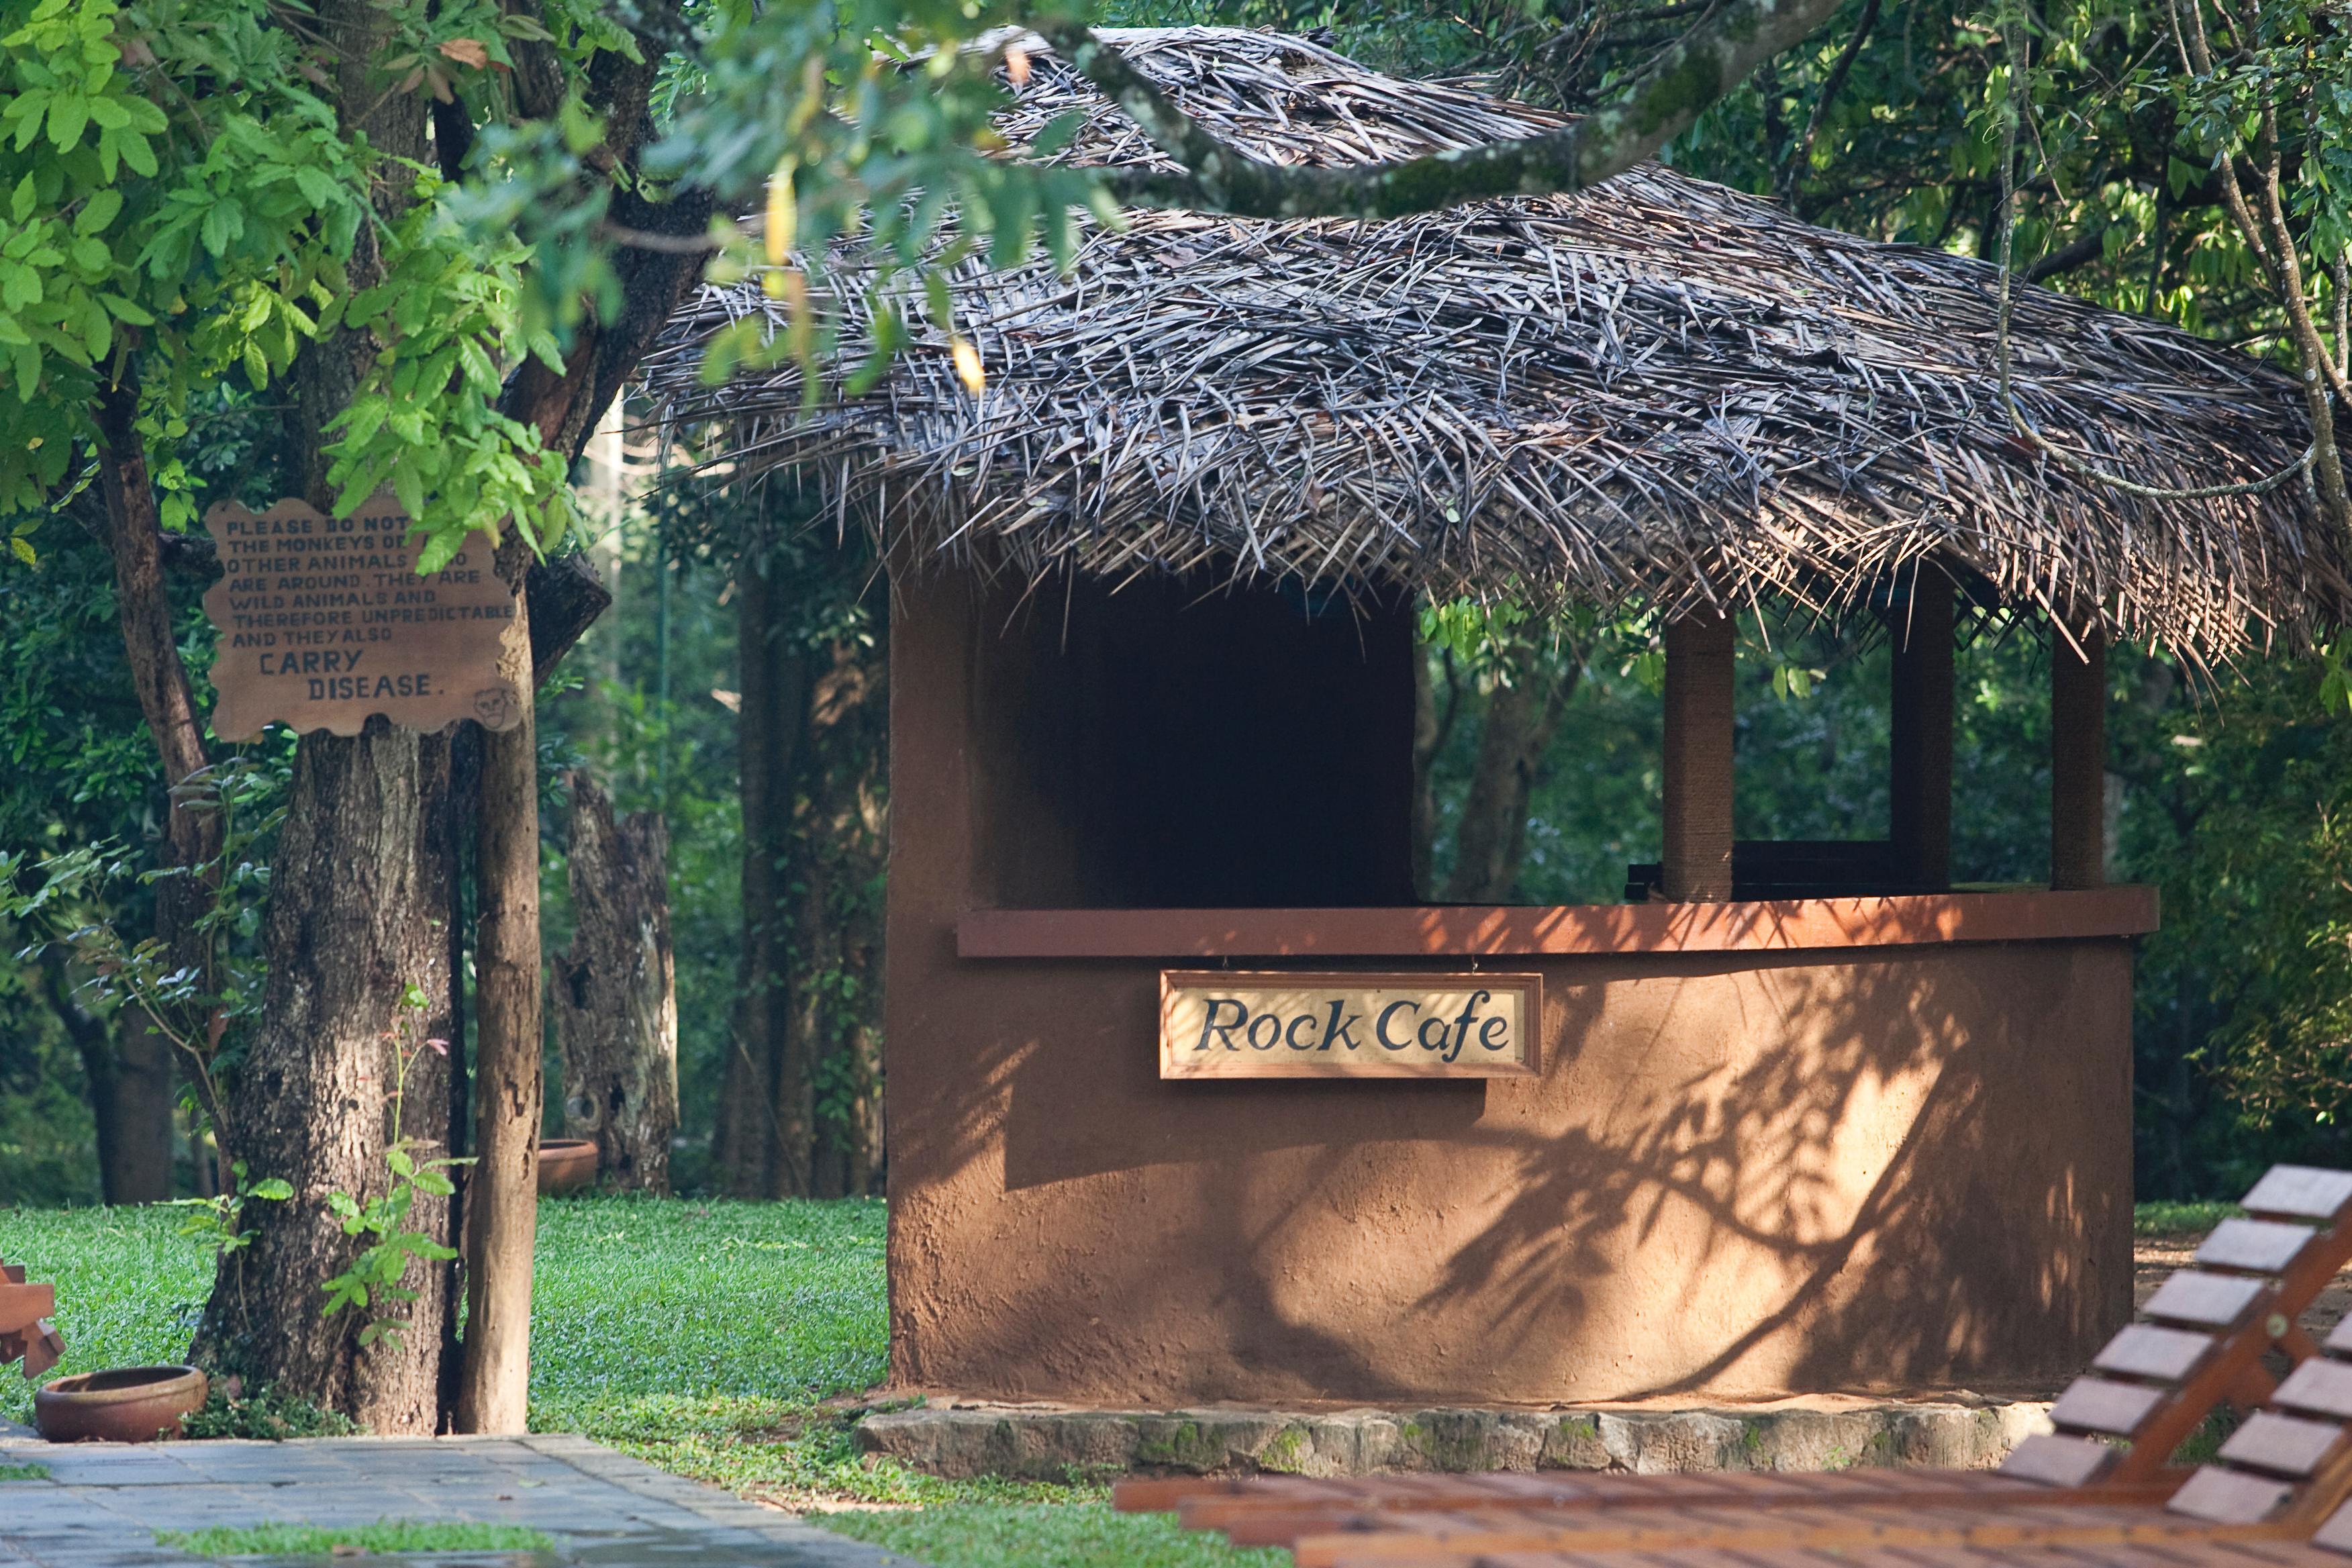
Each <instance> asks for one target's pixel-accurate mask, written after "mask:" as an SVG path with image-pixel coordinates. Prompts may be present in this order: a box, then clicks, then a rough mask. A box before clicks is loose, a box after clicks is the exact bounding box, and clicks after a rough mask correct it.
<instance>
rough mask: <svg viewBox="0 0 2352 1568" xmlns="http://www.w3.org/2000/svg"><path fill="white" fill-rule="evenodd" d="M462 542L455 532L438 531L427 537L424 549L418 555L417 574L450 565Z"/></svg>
mask: <svg viewBox="0 0 2352 1568" xmlns="http://www.w3.org/2000/svg"><path fill="white" fill-rule="evenodd" d="M460 542H461V541H460V539H459V537H458V536H457V534H455V533H447V532H444V533H436V534H434V535H432V536H431V537H429V538H427V539H426V540H425V548H424V550H422V551H421V552H418V554H417V557H416V574H417V575H418V576H420V577H422V576H425V574H428V573H434V572H438V571H440V570H441V568H443V567H444V566H446V565H448V564H449V561H450V558H451V557H452V556H454V555H456V554H457V546H458V544H459V543H460Z"/></svg>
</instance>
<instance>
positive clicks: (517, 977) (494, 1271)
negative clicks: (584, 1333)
mask: <svg viewBox="0 0 2352 1568" xmlns="http://www.w3.org/2000/svg"><path fill="white" fill-rule="evenodd" d="M529 567H530V551H529V547H528V546H527V545H525V544H523V543H522V542H521V541H520V540H518V539H516V538H515V537H513V536H512V535H509V537H508V539H507V540H506V542H504V543H503V544H502V545H501V546H500V547H499V575H500V576H501V577H503V578H504V579H506V581H507V583H508V584H509V586H510V587H511V588H512V589H513V590H514V605H515V627H514V630H515V635H514V636H512V637H510V638H509V643H508V646H507V649H506V653H505V657H504V660H503V664H504V667H505V670H506V673H507V674H508V676H509V679H510V680H511V682H512V684H513V686H514V689H516V690H518V691H525V692H528V691H530V690H531V689H532V682H531V667H530V637H529V631H530V602H529V599H528V597H527V596H526V595H524V593H523V591H522V590H523V581H524V576H525V574H526V573H527V572H528V570H529ZM481 745H482V778H481V788H480V792H479V794H478V796H477V800H478V810H479V812H480V822H479V826H478V829H477V837H476V840H475V843H476V848H475V868H474V878H475V908H476V914H475V927H474V994H475V1026H474V1108H475V1122H474V1142H473V1152H474V1161H475V1163H474V1165H473V1167H472V1169H471V1170H470V1171H469V1172H468V1173H467V1183H466V1196H465V1202H466V1344H465V1364H464V1367H463V1369H462V1370H461V1371H460V1373H459V1374H458V1387H457V1413H456V1422H455V1424H456V1427H457V1430H458V1431H460V1432H474V1433H508V1432H521V1431H525V1430H527V1429H528V1426H527V1418H528V1416H529V1414H530V1287H531V1254H532V1251H533V1248H534V1246H535V1244H536V1241H537V1237H538V1232H539V1122H540V1115H541V1106H542V1102H543V1098H544V1095H545V1086H544V1085H543V1083H542V1082H541V1066H540V1052H541V1044H542V1039H543V1034H542V1027H541V1015H540V949H539V733H538V724H537V721H536V719H535V712H534V704H533V703H531V702H530V701H526V702H524V703H523V704H522V718H521V721H520V722H519V723H517V724H516V725H515V726H514V728H512V729H510V730H504V731H485V732H484V734H483V736H482V741H481Z"/></svg>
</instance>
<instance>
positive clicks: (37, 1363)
mask: <svg viewBox="0 0 2352 1568" xmlns="http://www.w3.org/2000/svg"><path fill="white" fill-rule="evenodd" d="M56 1310H58V1300H57V1289H56V1288H55V1287H54V1286H49V1285H31V1284H27V1283H26V1280H25V1268H24V1265H22V1264H18V1263H9V1262H6V1261H5V1260H0V1366H6V1365H7V1364H8V1363H10V1362H12V1361H22V1362H23V1363H25V1377H26V1381H27V1382H30V1381H31V1380H32V1379H34V1378H37V1377H38V1376H40V1375H41V1373H45V1372H47V1371H48V1370H49V1368H51V1367H53V1366H55V1365H57V1364H58V1357H59V1356H61V1355H63V1354H64V1353H65V1349H66V1345H65V1341H63V1340H62V1339H60V1338H58V1331H57V1330H56V1329H54V1328H52V1327H50V1325H49V1321H48V1319H49V1314H50V1313H52V1312H54V1311H56Z"/></svg>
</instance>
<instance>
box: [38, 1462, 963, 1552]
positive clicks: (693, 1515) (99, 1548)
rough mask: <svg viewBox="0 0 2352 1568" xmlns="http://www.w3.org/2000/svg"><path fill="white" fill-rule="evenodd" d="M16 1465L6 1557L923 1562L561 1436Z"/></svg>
mask: <svg viewBox="0 0 2352 1568" xmlns="http://www.w3.org/2000/svg"><path fill="white" fill-rule="evenodd" d="M21 1464H37V1465H45V1466H47V1468H48V1471H49V1474H48V1478H47V1479H45V1480H26V1481H0V1568H202V1565H204V1564H205V1563H206V1561H207V1560H206V1559H204V1558H199V1557H195V1556H193V1555H191V1554H189V1553H187V1552H182V1551H178V1550H174V1549H168V1548H163V1547H159V1546H157V1545H156V1544H155V1531H159V1530H202V1529H204V1528H205V1527H207V1526H210V1525H254V1524H268V1523H287V1524H315V1525H325V1526H336V1525H357V1524H373V1523H374V1522H375V1521H378V1520H387V1519H394V1520H429V1521H450V1522H482V1523H496V1524H516V1525H525V1526H529V1527H530V1528H531V1529H535V1530H541V1531H545V1532H546V1533H547V1534H548V1535H549V1536H550V1537H551V1538H552V1539H553V1540H554V1542H556V1550H555V1552H553V1553H551V1554H550V1553H536V1554H534V1553H515V1552H461V1553H439V1554H431V1555H414V1556H405V1557H403V1558H401V1559H399V1560H398V1561H400V1562H401V1563H407V1564H416V1565H420V1568H491V1565H493V1564H496V1565H500V1568H507V1565H514V1564H531V1565H533V1568H920V1565H919V1564H917V1563H914V1562H913V1561H912V1560H911V1559H909V1558H906V1557H902V1556H899V1555H898V1554H897V1553H895V1552H885V1551H883V1550H882V1549H880V1548H879V1547H875V1546H869V1545H867V1544H866V1543H865V1542H857V1541H851V1540H849V1539H847V1538H846V1537H844V1536H839V1535H835V1534H832V1533H831V1532H829V1531H823V1530H820V1529H818V1528H816V1527H815V1526H814V1525H812V1524H807V1523H804V1522H803V1521H800V1520H797V1519H794V1518H793V1517H791V1516H789V1515H786V1514H780V1513H778V1512H776V1511H775V1510H772V1509H764V1508H761V1507H760V1506H759V1505H757V1504H755V1503H749V1502H745V1501H743V1500H741V1499H740V1498H737V1497H733V1496H731V1495H730V1494H729V1493H727V1492H724V1491H720V1490H719V1489H717V1488H715V1487H708V1486H704V1485H703V1484H701V1483H700V1482H698V1481H690V1480H687V1479H683V1478H681V1477H677V1476H671V1475H667V1474H664V1473H663V1472H662V1471H660V1470H657V1469H655V1468H653V1467H652V1466H650V1465H647V1464H645V1463H643V1462H641V1461H639V1460H636V1459H632V1458H628V1457H627V1456H625V1455H622V1454H616V1453H614V1452H613V1451H612V1450H611V1449H609V1448H606V1447H602V1446H601V1445H599V1444H596V1443H593V1442H591V1441H589V1440H588V1439H587V1438H585V1437H575V1436H562V1435H552V1434H551V1435H538V1436H529V1437H441V1438H383V1437H310V1438H296V1439H291V1440H289V1441H287V1442H283V1443H260V1442H237V1441H219V1442H203V1443H156V1444H142V1445H139V1446H136V1447H124V1446H121V1445H117V1444H110V1443H82V1444H51V1443H43V1442H40V1441H38V1440H37V1439H35V1440H29V1441H27V1440H23V1439H16V1438H12V1437H9V1436H5V1435H0V1465H21ZM238 1561H240V1562H241V1563H257V1564H260V1563H266V1561H267V1560H260V1559H239V1560H238ZM310 1561H314V1562H315V1561H323V1560H317V1559H313V1560H310ZM357 1561H359V1560H358V1559H353V1558H349V1557H344V1558H338V1559H335V1560H334V1562H335V1563H337V1565H338V1568H346V1565H349V1564H351V1563H355V1562H357Z"/></svg>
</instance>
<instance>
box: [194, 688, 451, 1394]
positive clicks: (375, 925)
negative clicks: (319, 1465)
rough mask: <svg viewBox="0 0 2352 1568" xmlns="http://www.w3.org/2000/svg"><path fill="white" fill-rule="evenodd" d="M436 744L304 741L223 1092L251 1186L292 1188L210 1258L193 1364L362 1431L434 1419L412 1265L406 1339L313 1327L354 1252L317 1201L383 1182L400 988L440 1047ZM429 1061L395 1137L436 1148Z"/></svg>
mask: <svg viewBox="0 0 2352 1568" xmlns="http://www.w3.org/2000/svg"><path fill="white" fill-rule="evenodd" d="M447 767H448V745H447V742H445V741H441V740H438V739H436V738H431V737H426V736H423V735H419V734H416V733H415V731H404V730H395V729H393V728H391V727H390V726H389V725H387V724H386V723H385V722H384V721H383V720H382V719H381V718H378V719H372V720H370V721H368V725H367V728H366V729H365V730H363V731H362V732H361V733H360V734H358V735H357V736H354V737H352V738H349V739H344V738H341V737H339V736H335V735H331V734H327V733H325V732H323V731H321V732H320V733H317V734H311V735H305V736H304V737H303V738H302V740H301V742H300V743H299V745H298V746H297V747H296V749H295V753H294V780H293V787H292V791H291V795H290V797H289V801H288V803H287V811H286V826H285V827H284V829H283V830H282V832H281V834H280V837H279V840H278V854H277V857H276V858H275V859H274V860H273V862H272V864H271V870H270V877H271V882H270V899H269V910H268V918H267V921H266V924H265V930H264V933H263V942H264V944H265V946H266V948H267V951H268V954H269V976H268V983H267V985H266V987H265V990H264V992H263V999H262V1019H261V1022H260V1024H259V1026H257V1028H256V1029H255V1030H254V1032H253V1035H252V1037H251V1041H250V1044H249V1045H248V1047H247V1053H246V1057H245V1059H244V1061H243V1063H242V1064H241V1065H240V1067H239V1068H238V1072H237V1076H236V1084H235V1086H234V1089H233V1091H232V1096H231V1106H232V1112H233V1117H234V1121H235V1124H236V1136H237V1149H238V1152H239V1153H240V1154H241V1155H242V1156H243V1157H244V1158H245V1159H246V1160H247V1162H248V1163H249V1167H250V1173H249V1177H248V1180H247V1185H248V1186H250V1185H251V1184H252V1183H253V1182H256V1181H259V1180H261V1179H263V1178H265V1177H271V1176H276V1177H281V1178H283V1179H284V1180H285V1181H287V1182H288V1183H289V1184H291V1185H292V1186H293V1188H294V1196H293V1197H292V1198H291V1199H289V1200H288V1201H286V1202H283V1203H270V1202H266V1201H260V1200H254V1201H249V1202H248V1203H247V1205H246V1207H245V1212H244V1215H243V1223H244V1224H245V1225H246V1226H248V1227H249V1228H251V1229H252V1230H254V1232H255V1233H256V1234H255V1236H254V1239H253V1241H252V1244H251V1245H250V1246H248V1247H246V1248H244V1249H243V1250H241V1251H237V1252H233V1253H230V1254H228V1255H226V1257H225V1258H223V1259H222V1261H221V1268H220V1270H219V1272H218V1274H217V1276H216V1277H215V1280H214V1285H213V1293H212V1298H211V1300H209V1301H208V1302H206V1304H205V1317H204V1322H203V1325H202V1327H201V1328H200V1329H199V1331H198V1333H197V1338H196V1346H195V1350H194V1352H193V1353H194V1354H195V1355H196V1356H198V1357H199V1359H200V1360H202V1361H204V1362H205V1363H210V1364H212V1365H214V1366H215V1367H216V1368H218V1370H220V1371H221V1372H224V1373H236V1374H238V1375H240V1376H241V1377H243V1379H244V1380H245V1383H246V1385H247V1387H248V1388H253V1387H257V1386H261V1385H275V1386H276V1387H278V1389H279V1390H281V1391H282V1392H285V1393H288V1394H298V1395H299V1396H301V1397H303V1398H306V1399H309V1400H311V1401H313V1402H315V1403H317V1404H319V1405H324V1406H326V1407H328V1408H331V1409H335V1410H340V1411H342V1412H343V1413H344V1414H346V1415H350V1416H352V1418H353V1419H355V1420H357V1421H359V1422H360V1423H361V1424H362V1425H363V1426H367V1427H369V1428H370V1429H371V1430H373V1431H376V1432H383V1433H415V1434H431V1433H432V1432H434V1431H436V1429H437V1428H438V1426H439V1425H440V1421H439V1394H440V1365H439V1362H440V1348H441V1343H442V1330H443V1321H442V1314H443V1311H444V1310H445V1303H446V1296H445V1294H444V1292H443V1291H442V1290H441V1289H438V1288H437V1287H438V1285H439V1278H438V1275H439V1270H438V1269H436V1268H426V1267H425V1266H424V1265H421V1264H412V1265H411V1266H410V1268H409V1271H408V1275H407V1277H406V1278H405V1279H404V1280H403V1284H404V1285H405V1286H406V1287H408V1288H409V1289H415V1290H417V1291H418V1293H419V1294H418V1297H417V1299H416V1300H415V1302H413V1303H410V1304H409V1305H408V1306H407V1307H406V1308H405V1309H403V1310H399V1311H397V1312H395V1313H394V1314H393V1315H396V1316H404V1317H405V1318H406V1319H407V1320H408V1323H409V1327H408V1329H407V1330H406V1331H404V1332H403V1333H400V1334H397V1335H386V1336H384V1337H383V1338H381V1339H379V1340H377V1341H376V1342H375V1343H374V1345H373V1346H372V1347H371V1348H369V1349H367V1350H365V1351H362V1350H361V1349H360V1347H359V1343H358V1336H359V1330H360V1328H361V1326H362V1323H363V1322H364V1321H366V1319H367V1316H368V1315H369V1314H365V1313H353V1312H350V1311H346V1312H343V1313H341V1314H339V1315H337V1316H336V1317H333V1318H325V1317H321V1316H320V1307H321V1304H322V1297H321V1286H322V1285H323V1283H324V1282H325V1280H326V1279H328V1278H329V1277H331V1276H332V1275H335V1274H338V1273H340V1272H341V1271H342V1269H343V1268H345V1267H346V1266H347V1265H348V1264H349V1262H350V1260H351V1258H352V1256H353V1254H354V1252H355V1250H356V1247H355V1244H354V1243H353V1242H352V1240H351V1239H350V1238H349V1237H345V1236H344V1235H343V1232H342V1227H341V1224H340V1223H339V1222H338V1221H337V1219H336V1217H335V1215H334V1214H333V1212H332V1211H331V1208H330V1207H329V1205H328V1195H329V1194H332V1193H338V1192H340V1193H343V1194H349V1195H350V1196H352V1197H353V1198H355V1199H358V1200H359V1201H361V1202H362V1203H364V1202H365V1201H366V1200H367V1199H369V1198H371V1197H373V1196H375V1195H377V1194H382V1193H383V1192H385V1191H387V1190H388V1189H389V1186H390V1172H389V1170H388V1169H387V1167H386V1166H385V1164H384V1159H383V1152H384V1146H385V1142H386V1133H387V1131H388V1129H387V1128H386V1125H385V1119H386V1110H387V1106H388V1103H389V1100H390V1096H391V1091H392V1088H393V1081H394V1078H393V1075H394V1051H393V1047H392V1045H391V1042H390V1040H389V1039H388V1037H387V1035H386V1031H387V1030H389V1029H390V1028H391V1027H392V1026H393V1024H394V1019H395V1017H396V1016H397V1014H398V1007H399V1003H400V999H401V994H402V992H403V990H404V988H405V987H407V986H410V985H415V986H416V987H418V988H419V989H421V990H422V991H423V992H424V993H425V995H427V996H428V997H433V998H436V1006H435V1010H434V1012H433V1014H432V1015H431V1016H427V1017H425V1019H423V1020H422V1023H423V1025H424V1030H425V1034H426V1035H428V1036H440V1037H447V1034H448V1030H449V1025H450V1019H449V1016H448V1012H447V1003H446V998H447V996H448V994H449V974H448V963H449V949H448V943H447V940H446V933H445V932H444V931H443V930H442V929H441V917H442V916H443V914H444V912H445V911H446V910H447V908H448V905H449V894H450V889H449V878H450V875H451V872H452V868H453V864H454V859H455V855H454V851H455V845H454V843H453V842H452V840H451V835H450V832H449V825H448V811H447V785H448V780H447ZM446 1070H447V1067H446V1063H445V1062H444V1060H443V1058H440V1057H439V1056H437V1055H436V1054H434V1053H433V1052H430V1051H427V1052H425V1053H424V1054H423V1055H422V1056H420V1057H419V1058H418V1059H417V1062H416V1065H415V1067H414V1068H412V1069H411V1072H410V1076H409V1079H408V1083H407V1095H406V1104H405V1114H404V1120H403V1123H402V1126H401V1127H400V1129H399V1132H400V1134H401V1135H402V1136H404V1137H407V1138H413V1139H416V1140H419V1141H420V1142H423V1143H424V1144H425V1145H426V1152H427V1153H428V1154H430V1153H435V1152H438V1146H439V1145H441V1144H442V1143H443V1142H444V1141H445V1140H446V1123H445V1117H446V1110H447V1104H448V1100H447V1096H448V1086H447V1083H446V1079H445V1078H444V1077H443V1076H442V1075H443V1074H444V1073H446ZM411 1219H412V1223H413V1224H415V1226H416V1228H418V1229H420V1230H423V1231H425V1232H426V1233H427V1234H428V1235H438V1236H442V1237H446V1234H447V1222H448V1214H447V1205H446V1202H445V1201H444V1200H442V1199H438V1198H433V1197H429V1196H423V1195H420V1196H419V1197H418V1199H417V1202H416V1206H415V1209H414V1210H412V1211H411Z"/></svg>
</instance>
